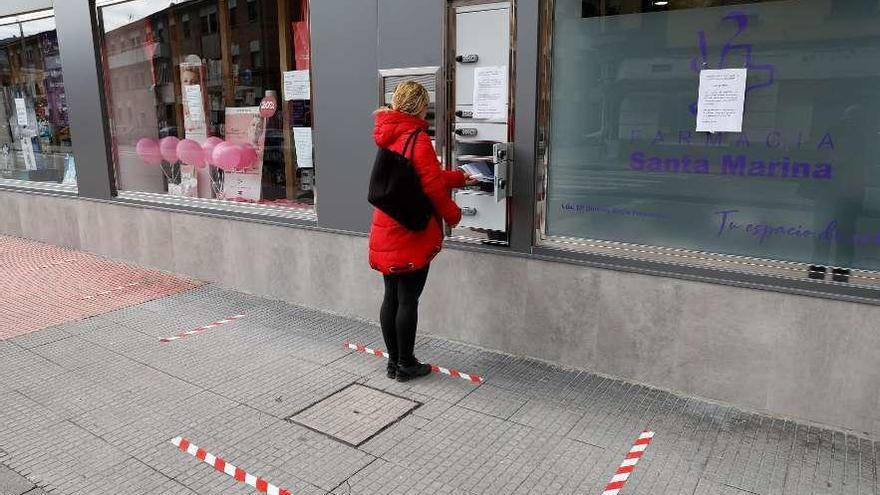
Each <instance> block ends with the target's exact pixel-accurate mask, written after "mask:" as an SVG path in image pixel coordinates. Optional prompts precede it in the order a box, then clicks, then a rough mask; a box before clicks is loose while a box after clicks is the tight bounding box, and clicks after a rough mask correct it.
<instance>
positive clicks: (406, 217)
mask: <svg viewBox="0 0 880 495" xmlns="http://www.w3.org/2000/svg"><path fill="white" fill-rule="evenodd" d="M420 132H421V130H420V129H419V130H416V131H415V132H413V133H412V134H410V136H409V138H407V140H406V144H404V145H403V153H402V154H401V153H397V152H394V151H391V150H389V149H386V148H380V149H379V151H378V152H377V153H376V161H375V162H374V163H373V172H372V173H371V174H370V192H369V195H368V197H367V200H368V201H369V202H370V204H371V205H373V206H375V207H376V208H378V209H380V210H381V211H383V212H384V213H385V214H386V215H388V216H390V217H391V218H393V219H394V220H396V221H397V223H399V224H401V225H403V226H404V227H406V228H407V229H408V230H412V231H416V232H417V231H420V230H424V229H425V227H427V226H428V221H429V220H430V219H431V216H432V215H433V214H434V207H433V205H432V204H431V200H430V199H429V198H428V196H427V195H426V194H425V191H423V190H422V182H421V180H419V174H418V173H416V169H415V167H414V166H413V163H412V156H413V154H414V152H415V148H416V140H417V139H418V135H419V133H420ZM407 155H410V157H409V158H407Z"/></svg>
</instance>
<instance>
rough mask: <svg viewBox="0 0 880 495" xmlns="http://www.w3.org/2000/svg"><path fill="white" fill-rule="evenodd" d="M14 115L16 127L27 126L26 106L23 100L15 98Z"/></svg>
mask: <svg viewBox="0 0 880 495" xmlns="http://www.w3.org/2000/svg"><path fill="white" fill-rule="evenodd" d="M15 115H16V117H17V118H18V125H20V126H22V127H27V125H28V113H27V105H25V103H24V98H16V99H15Z"/></svg>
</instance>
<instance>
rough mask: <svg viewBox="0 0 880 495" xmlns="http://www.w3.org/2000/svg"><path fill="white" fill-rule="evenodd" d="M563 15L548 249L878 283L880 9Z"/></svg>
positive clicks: (623, 10) (618, 10)
mask: <svg viewBox="0 0 880 495" xmlns="http://www.w3.org/2000/svg"><path fill="white" fill-rule="evenodd" d="M728 3H736V5H734V6H726V4H728ZM553 5H554V7H553V16H554V19H553V27H552V30H553V35H552V77H551V79H552V81H551V82H550V83H549V95H550V105H551V108H550V119H549V132H550V134H549V135H550V139H549V155H548V169H547V174H548V176H547V185H548V188H547V202H546V230H545V233H546V235H547V236H549V237H551V238H562V239H571V238H578V239H592V240H598V241H612V242H620V243H627V244H638V245H645V246H659V247H663V248H676V249H687V250H694V251H703V252H709V253H719V254H728V255H738V256H748V257H753V258H763V259H770V260H781V261H791V262H801V263H815V264H819V265H827V266H832V267H844V268H857V269H865V270H880V46H878V44H877V43H876V40H877V37H878V35H880V7H878V4H877V2H873V1H871V2H861V1H850V0H816V1H806V0H786V1H768V0H753V1H741V2H723V1H721V0H713V1H703V0H700V1H696V0H690V1H679V2H663V3H662V4H661V2H653V4H651V5H650V6H649V5H648V3H646V2H641V3H632V2H619V1H611V2H605V1H602V2H600V1H598V0H595V1H582V0H556V1H555V3H554V4H553ZM742 77H744V78H745V81H744V82H745V84H744V88H743V87H742V86H743V85H742V83H743V80H742V79H741V78H742ZM701 79H702V80H703V84H702V85H701ZM743 98H744V106H743ZM740 119H741V123H740ZM698 126H699V128H698ZM704 129H705V130H709V131H713V132H701V131H702V130H704ZM718 131H727V132H718ZM639 249H641V248H639Z"/></svg>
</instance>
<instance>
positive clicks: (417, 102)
mask: <svg viewBox="0 0 880 495" xmlns="http://www.w3.org/2000/svg"><path fill="white" fill-rule="evenodd" d="M428 103H430V98H429V96H428V90H427V89H425V87H424V86H422V85H421V84H419V83H417V82H415V81H404V82H402V83H400V84H398V85H397V89H395V90H394V96H392V97H391V108H393V109H394V110H397V111H398V112H403V113H408V114H410V115H418V114H419V112H421V111H422V110H424V109H426V108H428Z"/></svg>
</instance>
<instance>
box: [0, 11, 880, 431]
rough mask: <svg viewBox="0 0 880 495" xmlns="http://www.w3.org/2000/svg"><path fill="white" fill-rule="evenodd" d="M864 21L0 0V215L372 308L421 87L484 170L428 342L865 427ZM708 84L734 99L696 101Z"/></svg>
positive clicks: (849, 17)
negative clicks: (377, 131)
mask: <svg viewBox="0 0 880 495" xmlns="http://www.w3.org/2000/svg"><path fill="white" fill-rule="evenodd" d="M878 21H880V2H878V1H875V0H754V1H739V2H727V1H723V0H680V1H678V0H671V1H669V2H660V1H645V0H639V1H630V0H513V1H508V2H495V1H470V0H462V1H446V0H320V1H313V2H309V1H308V0H253V1H249V0H188V1H187V0H176V1H173V2H155V1H152V0H129V1H124V0H98V1H90V0H65V1H63V2H62V1H60V0H56V1H55V2H54V3H53V2H52V1H51V0H13V1H11V2H6V3H4V5H3V6H0V40H2V41H0V82H2V87H0V94H2V97H3V105H2V108H3V110H4V112H5V113H4V114H3V117H4V118H3V119H2V120H3V121H2V122H0V134H2V135H0V143H2V146H3V150H4V151H3V153H2V156H0V160H6V161H0V165H2V167H0V172H2V174H0V177H2V179H0V210H2V211H3V212H4V215H2V216H0V233H2V234H9V235H17V236H23V237H28V238H34V239H39V240H44V241H48V242H52V243H57V244H62V245H68V246H72V247H75V248H80V249H85V250H88V251H92V252H95V253H99V254H103V255H107V256H111V257H114V258H118V259H123V260H129V261H132V262H137V263H142V264H146V265H149V266H154V267H158V268H162V269H166V270H171V271H175V272H181V273H186V274H189V275H192V276H195V277H199V278H202V279H204V280H208V281H213V282H217V283H220V284H223V285H227V286H230V287H234V288H237V289H241V290H244V291H248V292H252V293H256V294H260V295H264V296H269V297H274V298H279V299H284V300H287V301H291V302H293V303H297V304H303V305H307V306H311V307H316V308H321V309H324V310H329V311H334V312H338V313H343V314H346V315H351V316H356V317H361V318H366V319H370V320H375V319H376V314H377V308H378V302H379V299H380V296H381V281H380V279H379V277H378V276H377V274H376V273H374V272H372V271H371V270H370V269H369V267H368V265H367V262H366V244H367V236H366V234H367V232H368V227H369V220H370V215H371V208H370V207H369V205H368V204H367V202H366V187H367V182H368V177H369V173H370V167H371V164H372V158H373V156H374V154H375V144H374V143H373V141H372V112H373V111H374V110H375V109H376V108H377V107H378V106H380V105H382V104H385V103H387V101H388V95H389V94H390V92H392V91H393V89H394V86H395V85H396V84H397V83H399V82H400V81H402V80H407V79H416V80H419V81H421V82H422V83H423V84H425V85H426V86H427V87H428V89H429V91H430V93H431V96H432V107H431V112H430V114H429V121H430V124H431V129H430V132H431V134H432V137H433V139H434V142H435V147H436V149H437V153H438V156H439V157H440V158H441V161H442V163H443V164H444V166H445V167H448V168H454V167H465V168H467V169H468V170H470V171H473V172H475V173H481V174H482V175H483V178H484V180H483V181H482V182H481V184H480V185H478V186H474V187H471V188H468V189H465V190H457V191H455V192H454V196H455V199H456V201H457V202H458V203H459V204H460V205H461V206H462V207H463V211H464V213H465V216H464V220H463V221H462V224H461V225H460V226H458V227H457V228H454V229H448V240H447V248H448V249H447V250H446V251H445V252H444V253H443V254H442V255H441V256H440V257H439V258H438V259H437V260H436V262H435V264H434V268H433V269H432V277H431V281H430V283H429V285H428V289H427V292H426V295H425V300H424V304H423V313H422V315H423V317H422V324H423V328H424V330H425V331H427V332H430V333H434V334H437V335H441V336H444V337H448V338H453V339H458V340H462V341H466V342H470V343H474V344H477V345H481V346H486V347H490V348H493V349H499V350H502V351H506V352H510V353H515V354H523V355H528V356H532V357H535V358H538V359H543V360H547V361H551V362H554V363H558V364H561V365H565V366H572V367H577V368H584V369H588V370H591V371H594V372H599V373H605V374H608V375H613V376H616V377H621V378H624V379H629V380H633V381H637V382H642V383H647V384H650V385H654V386H657V387H661V388H667V389H672V390H676V391H679V392H683V393H687V394H694V395H698V396H701V397H705V398H710V399H716V400H720V401H725V402H729V403H733V404H736V405H738V406H741V407H746V408H749V409H754V410H759V411H766V412H769V413H772V414H776V415H783V416H791V417H796V418H799V419H802V420H808V421H814V422H817V423H822V424H826V425H831V426H834V427H839V428H845V429H850V430H855V431H858V432H862V433H867V434H869V435H872V436H875V437H876V436H877V435H880V412H878V410H880V408H878V406H880V387H878V385H877V384H878V383H880V332H877V331H876V323H875V322H876V321H878V318H880V308H878V303H880V284H878V283H880V274H878V271H880V172H878V171H880V150H878V144H880V63H878V62H880V22H878ZM712 77H725V78H731V80H733V79H734V78H737V77H739V78H740V79H739V81H741V82H742V84H743V86H742V87H741V88H740V89H736V90H729V88H727V87H722V89H723V90H724V91H725V92H726V93H715V96H714V98H720V99H716V100H713V99H712V98H711V97H705V96H703V97H701V95H705V94H707V92H708V91H709V89H710V83H709V82H708V81H710V80H711V78H712ZM715 89H718V87H717V86H716V87H715ZM731 91H732V92H731ZM719 95H720V96H719ZM725 95H726V96H725ZM731 95H733V96H735V97H736V98H729V97H730V96H731ZM737 95H738V96H737ZM737 98H739V100H738V101H740V103H739V107H736V105H733V107H734V109H733V110H732V111H731V110H729V109H728V110H726V111H728V112H731V113H728V114H727V115H726V118H728V120H732V121H734V122H733V124H732V125H733V126H734V127H735V129H734V128H723V129H722V128H721V127H718V128H712V127H711V126H712V125H715V124H713V123H712V122H710V121H711V117H712V114H711V113H709V111H708V110H707V108H708V107H709V106H711V104H713V103H717V102H718V101H721V100H724V101H733V100H737ZM743 99H744V100H743ZM742 101H744V103H742ZM737 108H738V110H737ZM715 115H716V116H717V115H718V114H715ZM703 125H707V126H709V127H701V126H703ZM698 128H699V129H701V130H700V131H698V130H697V129H698ZM707 128H708V129H709V130H708V131H707V130H706V129H707Z"/></svg>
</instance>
